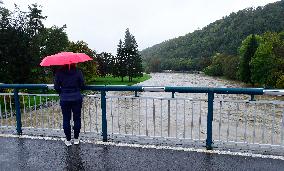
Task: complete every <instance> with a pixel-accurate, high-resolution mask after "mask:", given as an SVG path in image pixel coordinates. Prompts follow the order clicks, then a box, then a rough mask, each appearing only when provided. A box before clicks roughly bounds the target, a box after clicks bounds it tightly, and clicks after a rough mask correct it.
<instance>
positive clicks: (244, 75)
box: [239, 34, 258, 83]
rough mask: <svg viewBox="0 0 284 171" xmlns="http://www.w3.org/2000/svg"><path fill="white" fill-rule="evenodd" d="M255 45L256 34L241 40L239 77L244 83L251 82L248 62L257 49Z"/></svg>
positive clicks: (256, 44) (256, 43)
mask: <svg viewBox="0 0 284 171" xmlns="http://www.w3.org/2000/svg"><path fill="white" fill-rule="evenodd" d="M257 47H258V42H257V39H256V36H255V35H254V34H253V35H250V36H248V37H247V38H246V39H245V40H244V41H243V43H242V46H241V48H240V54H241V59H240V66H239V78H240V80H241V81H243V82H245V83H252V80H251V66H250V62H251V59H252V58H253V56H254V54H255V51H256V50H257Z"/></svg>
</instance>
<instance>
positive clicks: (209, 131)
mask: <svg viewBox="0 0 284 171" xmlns="http://www.w3.org/2000/svg"><path fill="white" fill-rule="evenodd" d="M213 101H214V93H213V92H212V91H209V92H208V115H207V139H206V149H207V150H212V121H213Z"/></svg>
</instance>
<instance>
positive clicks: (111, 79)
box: [89, 74, 151, 86]
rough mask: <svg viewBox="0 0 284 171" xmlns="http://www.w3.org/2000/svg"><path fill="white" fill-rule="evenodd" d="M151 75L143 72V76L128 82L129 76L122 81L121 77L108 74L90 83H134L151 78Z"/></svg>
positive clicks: (129, 84)
mask: <svg viewBox="0 0 284 171" xmlns="http://www.w3.org/2000/svg"><path fill="white" fill-rule="evenodd" d="M150 78H151V76H150V75H149V74H143V77H139V78H133V79H132V82H128V77H124V78H123V82H122V81H121V78H120V77H116V78H114V77H112V76H106V77H98V78H96V79H95V81H93V82H91V83H89V84H95V85H128V86H131V85H134V84H137V83H140V82H143V81H145V80H148V79H150Z"/></svg>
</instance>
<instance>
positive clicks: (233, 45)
mask: <svg viewBox="0 0 284 171" xmlns="http://www.w3.org/2000/svg"><path fill="white" fill-rule="evenodd" d="M283 30H284V0H281V1H278V2H275V3H271V4H268V5H266V6H264V7H257V8H255V9H253V8H247V9H244V10H240V11H238V12H237V13H234V12H233V13H231V14H230V15H229V16H226V17H223V18H222V19H220V20H217V21H215V22H213V23H211V24H209V25H207V26H206V27H204V28H202V29H201V30H196V31H194V32H192V33H188V34H186V35H185V36H180V37H178V38H174V39H170V40H167V41H164V42H162V43H160V44H157V45H154V46H152V47H150V48H147V49H144V50H142V51H141V55H142V58H143V59H144V61H146V63H147V62H148V63H149V61H150V60H153V59H158V60H159V62H161V63H162V64H161V65H163V62H165V61H167V60H169V59H173V58H174V59H193V60H194V59H195V60H196V59H199V58H201V57H202V58H208V57H211V56H212V55H213V54H215V53H216V52H218V53H226V54H228V55H236V54H238V48H239V46H240V44H241V42H242V40H244V39H245V38H246V37H247V36H248V35H249V34H252V33H255V34H262V33H264V32H267V31H271V32H280V31H283ZM163 69H165V67H164V68H163Z"/></svg>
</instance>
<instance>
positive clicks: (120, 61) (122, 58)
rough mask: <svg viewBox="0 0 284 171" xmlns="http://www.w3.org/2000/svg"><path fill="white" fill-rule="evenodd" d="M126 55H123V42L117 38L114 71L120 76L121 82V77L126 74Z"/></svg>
mask: <svg viewBox="0 0 284 171" xmlns="http://www.w3.org/2000/svg"><path fill="white" fill-rule="evenodd" d="M126 58H127V56H126V55H125V49H124V47H123V42H122V41H121V40H119V43H118V47H117V54H116V63H115V68H116V70H117V71H116V73H117V76H119V77H121V81H122V82H123V78H124V77H126V76H127V67H126V66H127V59H126Z"/></svg>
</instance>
